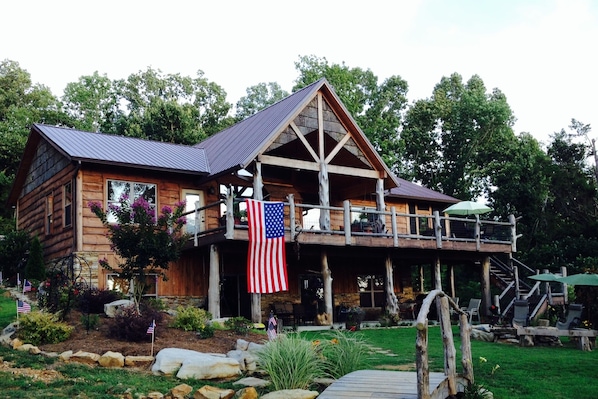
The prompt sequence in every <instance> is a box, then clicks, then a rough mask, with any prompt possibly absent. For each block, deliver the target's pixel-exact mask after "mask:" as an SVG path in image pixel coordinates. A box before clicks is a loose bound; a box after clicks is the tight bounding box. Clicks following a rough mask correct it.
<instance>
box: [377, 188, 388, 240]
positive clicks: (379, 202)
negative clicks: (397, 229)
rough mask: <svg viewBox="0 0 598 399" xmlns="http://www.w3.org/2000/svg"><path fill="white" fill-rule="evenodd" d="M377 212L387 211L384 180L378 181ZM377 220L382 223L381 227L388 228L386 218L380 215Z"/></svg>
mask: <svg viewBox="0 0 598 399" xmlns="http://www.w3.org/2000/svg"><path fill="white" fill-rule="evenodd" d="M376 210H377V211H380V212H384V211H385V210H386V204H385V203H384V179H378V180H376ZM377 218H378V220H379V221H380V223H381V224H380V225H381V226H386V216H384V215H383V214H382V213H379V214H378V215H377ZM379 233H381V232H379Z"/></svg>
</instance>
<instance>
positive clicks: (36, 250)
mask: <svg viewBox="0 0 598 399" xmlns="http://www.w3.org/2000/svg"><path fill="white" fill-rule="evenodd" d="M24 277H25V278H26V279H27V280H38V281H43V280H44V279H45V278H46V265H45V262H44V250H43V248H42V243H41V242H40V240H39V237H38V236H34V237H33V238H32V239H31V245H30V249H29V257H28V258H27V264H26V265H25V275H24Z"/></svg>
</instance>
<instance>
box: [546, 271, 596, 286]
mask: <svg viewBox="0 0 598 399" xmlns="http://www.w3.org/2000/svg"><path fill="white" fill-rule="evenodd" d="M555 281H558V282H559V283H565V284H569V285H592V286H598V274H592V273H579V274H572V275H570V276H567V277H560V278H558V279H556V280H555Z"/></svg>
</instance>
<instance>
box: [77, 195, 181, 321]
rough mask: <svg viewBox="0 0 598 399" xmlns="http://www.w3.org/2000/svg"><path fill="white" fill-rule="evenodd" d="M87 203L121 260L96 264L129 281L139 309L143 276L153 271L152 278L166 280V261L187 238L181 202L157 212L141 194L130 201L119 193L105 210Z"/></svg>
mask: <svg viewBox="0 0 598 399" xmlns="http://www.w3.org/2000/svg"><path fill="white" fill-rule="evenodd" d="M88 206H89V208H90V209H91V211H92V212H93V213H94V214H95V215H96V216H97V217H98V218H100V220H101V221H102V224H104V226H105V227H106V229H107V230H108V239H109V240H110V242H111V244H112V249H113V250H114V252H115V253H116V255H117V256H118V257H119V258H120V259H121V261H120V263H119V264H118V265H116V266H112V265H110V264H109V263H108V260H107V259H102V260H100V261H99V263H100V265H101V266H102V267H103V268H104V269H106V270H109V271H111V272H114V273H116V274H117V275H118V277H119V278H121V279H123V280H126V281H132V284H133V299H134V301H135V305H136V308H137V312H139V303H140V301H141V298H142V297H143V293H144V291H145V289H146V281H147V280H146V277H147V275H148V274H156V275H157V277H156V278H162V280H163V281H166V280H167V278H168V276H167V275H166V271H167V270H168V268H169V264H170V262H173V261H176V260H177V259H178V258H179V257H180V255H181V250H182V248H183V245H184V244H185V242H186V241H187V240H188V238H189V236H188V235H187V234H186V233H185V232H184V230H183V227H184V225H185V217H184V216H183V213H184V212H185V204H184V203H183V202H179V203H177V204H175V207H174V209H173V208H171V207H169V206H164V207H162V210H161V214H160V215H156V212H155V210H154V208H153V207H150V204H149V203H148V202H147V200H146V199H145V198H143V197H138V198H137V199H135V200H134V201H133V202H131V201H130V199H129V197H128V196H126V195H123V196H122V197H121V198H120V200H119V203H118V204H110V205H109V206H108V209H106V210H104V209H103V208H102V205H101V204H100V203H98V202H90V203H89V204H88ZM113 221H114V223H113Z"/></svg>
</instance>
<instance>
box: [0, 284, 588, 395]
mask: <svg viewBox="0 0 598 399" xmlns="http://www.w3.org/2000/svg"><path fill="white" fill-rule="evenodd" d="M15 316H16V306H15V302H14V300H12V299H11V298H9V297H8V298H7V297H3V296H0V326H2V327H3V326H6V325H8V324H9V323H10V322H12V321H14V319H15ZM454 331H455V334H456V335H455V342H456V343H457V346H458V345H459V342H460V341H459V336H458V332H457V330H456V329H455V330H454ZM351 334H359V335H360V336H361V337H362V338H363V339H364V340H365V341H366V342H367V343H369V344H371V345H373V346H375V347H379V348H381V349H383V350H386V351H388V352H390V353H392V354H393V355H394V356H388V355H387V354H384V353H375V354H373V355H372V358H371V359H370V364H369V368H386V369H397V368H399V366H400V368H401V369H413V368H414V367H415V339H416V329H415V328H413V327H398V328H379V329H364V330H362V331H359V332H356V333H351ZM301 336H302V337H304V338H305V339H308V340H318V339H320V340H321V339H326V333H323V332H309V333H307V332H306V333H301ZM563 344H564V346H563V347H526V348H524V347H519V346H518V345H513V344H505V343H493V342H481V341H472V343H471V345H472V353H473V366H474V375H475V379H476V382H477V383H479V384H482V385H483V386H484V387H486V388H488V389H489V390H490V391H492V392H493V393H494V397H495V398H497V399H502V398H504V399H507V398H508V399H545V398H551V399H571V398H576V399H595V398H597V397H598V393H597V392H598V351H596V350H595V351H593V352H583V351H581V350H579V349H577V348H576V346H575V345H574V344H573V343H571V342H568V341H566V340H565V339H563ZM457 351H458V353H457V358H458V359H459V358H460V353H459V348H457ZM429 355H430V368H431V371H442V370H443V349H442V342H441V339H440V330H439V328H438V327H430V332H429ZM0 357H2V358H3V359H4V360H5V361H10V362H14V363H15V364H16V366H18V367H32V368H38V369H44V368H51V369H55V370H58V371H60V372H61V373H62V374H63V375H64V376H65V377H66V379H65V380H59V381H55V382H52V383H50V384H45V383H41V382H36V381H33V380H31V379H30V378H28V377H25V376H19V375H13V374H11V373H6V372H0V376H1V377H0V392H3V393H7V392H10V393H11V394H10V396H9V397H11V398H31V397H64V398H67V397H73V396H80V397H86V398H114V397H118V396H120V395H121V394H122V393H124V391H125V390H127V389H130V390H131V392H133V393H143V392H145V393H147V392H149V391H151V390H158V391H161V392H163V393H165V392H167V391H168V389H170V388H172V387H174V386H176V385H178V384H179V383H183V382H184V383H187V384H189V385H191V386H193V387H194V388H195V389H197V388H199V387H201V386H203V385H204V384H205V383H208V384H211V385H220V384H214V383H213V382H203V381H190V380H186V381H180V380H177V379H176V378H173V377H157V376H152V375H150V374H144V373H131V372H129V371H123V370H110V369H102V368H99V367H97V368H89V367H87V366H82V365H76V364H64V363H59V362H56V363H55V364H53V363H54V362H55V360H54V359H49V358H45V357H42V356H35V355H29V354H25V353H21V352H18V351H13V350H12V349H10V348H8V347H0ZM482 358H483V359H485V360H486V361H483V360H481V359H482ZM220 386H221V387H227V388H232V387H233V386H232V385H231V383H230V382H229V383H225V384H221V385H220ZM1 395H2V394H0V396H1Z"/></svg>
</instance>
